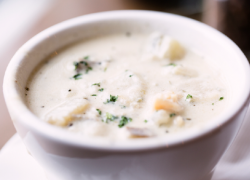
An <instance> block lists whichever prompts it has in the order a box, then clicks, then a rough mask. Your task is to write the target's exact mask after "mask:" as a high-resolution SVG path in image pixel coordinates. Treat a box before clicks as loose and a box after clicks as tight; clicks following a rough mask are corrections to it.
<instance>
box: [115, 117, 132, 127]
mask: <svg viewBox="0 0 250 180" xmlns="http://www.w3.org/2000/svg"><path fill="white" fill-rule="evenodd" d="M131 121H132V118H127V117H126V116H122V117H121V120H120V122H119V124H118V127H119V128H122V127H123V126H125V125H126V124H128V123H129V122H131Z"/></svg>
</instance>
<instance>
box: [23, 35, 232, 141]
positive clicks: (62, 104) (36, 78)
mask: <svg viewBox="0 0 250 180" xmlns="http://www.w3.org/2000/svg"><path fill="white" fill-rule="evenodd" d="M162 36H163V35H161V37H162ZM152 37H153V40H152ZM155 37H156V38H155ZM159 37H160V36H159V34H158V35H157V34H156V35H154V34H153V35H149V34H133V33H132V34H129V35H128V34H115V35H109V36H103V37H96V38H92V39H89V40H85V41H82V42H80V43H78V44H75V45H72V46H70V47H68V48H66V49H63V50H62V51H57V52H56V53H55V54H56V55H55V56H54V57H52V58H50V59H48V60H46V61H44V63H43V64H42V65H41V66H40V67H39V68H38V69H37V70H36V71H35V72H34V73H33V75H32V76H31V77H30V80H29V82H28V84H27V88H28V91H26V94H27V96H26V97H27V103H28V106H29V108H30V109H31V111H32V112H33V113H34V114H35V115H37V116H38V117H39V118H40V119H42V120H45V121H47V122H49V123H51V124H54V125H58V126H61V127H62V128H64V129H66V130H68V131H72V132H74V133H79V134H82V135H84V136H93V137H95V136H98V137H107V138H111V139H122V138H124V139H126V138H134V137H137V138H138V137H157V136H162V135H168V134H169V133H178V132H181V131H183V130H185V129H186V128H190V127H193V126H199V125H201V124H204V123H205V122H207V121H210V120H212V119H213V118H214V117H215V116H217V115H218V114H219V113H221V112H222V111H223V109H224V108H225V106H226V102H227V101H228V99H227V91H226V89H227V88H226V85H225V84H224V83H223V81H222V80H221V79H222V74H220V72H218V71H216V70H215V68H214V67H213V66H212V65H211V64H210V63H209V60H205V59H204V57H202V56H201V55H198V54H196V53H194V52H193V51H191V50H190V49H191V48H189V47H187V46H184V47H183V49H184V51H183V52H185V53H183V54H182V55H181V57H178V58H177V59H171V56H170V55H169V56H165V55H164V57H160V56H162V53H161V52H160V51H162V49H163V50H164V48H165V47H162V46H163V45H162V44H164V41H161V42H160V43H159V42H158V40H157V38H159ZM164 37H165V36H164ZM166 37H167V36H166ZM155 39H156V40H155ZM155 41H156V42H157V43H158V45H154V43H155ZM165 42H166V43H167V42H168V40H166V41H165ZM158 46H159V47H160V48H159V50H157V47H158ZM166 47H167V45H166ZM155 48H156V50H155ZM153 51H155V52H153ZM164 51H165V50H164ZM152 52H153V53H152ZM158 52H160V53H159V54H157V53H158ZM164 53H165V52H164ZM81 61H83V62H81ZM76 63H78V64H76ZM86 63H87V64H86ZM76 67H77V68H76ZM86 71H87V73H86ZM78 74H82V75H78ZM110 95H111V96H112V97H111V96H110ZM113 101H114V102H113ZM159 103H160V105H159ZM164 103H167V105H166V104H164ZM169 103H170V104H169ZM171 103H172V104H171ZM172 105H173V106H172ZM169 106H171V107H170V109H168V108H169ZM171 108H172V109H171Z"/></svg>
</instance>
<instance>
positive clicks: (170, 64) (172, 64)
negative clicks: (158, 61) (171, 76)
mask: <svg viewBox="0 0 250 180" xmlns="http://www.w3.org/2000/svg"><path fill="white" fill-rule="evenodd" d="M167 66H174V67H175V66H176V64H174V63H169V64H168V65H167Z"/></svg>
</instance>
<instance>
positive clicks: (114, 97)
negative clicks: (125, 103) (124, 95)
mask: <svg viewBox="0 0 250 180" xmlns="http://www.w3.org/2000/svg"><path fill="white" fill-rule="evenodd" d="M117 99H118V96H112V95H111V94H110V99H107V102H104V104H107V103H110V102H111V103H113V102H115V101H116V100H117Z"/></svg>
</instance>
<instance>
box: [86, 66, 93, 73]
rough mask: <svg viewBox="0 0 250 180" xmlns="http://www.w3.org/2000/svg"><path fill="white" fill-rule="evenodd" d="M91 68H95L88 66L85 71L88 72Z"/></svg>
mask: <svg viewBox="0 0 250 180" xmlns="http://www.w3.org/2000/svg"><path fill="white" fill-rule="evenodd" d="M90 70H93V68H92V67H87V69H86V71H85V73H86V74H88V72H89V71H90Z"/></svg>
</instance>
